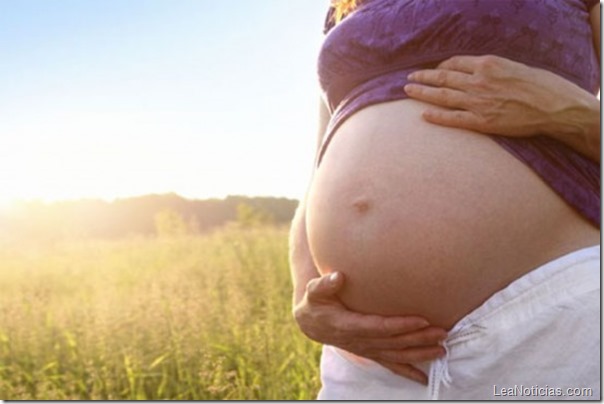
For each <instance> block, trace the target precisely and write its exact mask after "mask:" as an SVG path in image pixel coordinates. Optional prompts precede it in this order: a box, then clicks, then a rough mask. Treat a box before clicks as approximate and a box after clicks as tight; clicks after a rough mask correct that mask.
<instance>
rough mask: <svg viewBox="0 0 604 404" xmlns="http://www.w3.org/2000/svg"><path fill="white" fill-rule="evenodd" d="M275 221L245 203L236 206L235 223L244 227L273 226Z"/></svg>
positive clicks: (269, 215)
mask: <svg viewBox="0 0 604 404" xmlns="http://www.w3.org/2000/svg"><path fill="white" fill-rule="evenodd" d="M274 222H275V219H274V217H273V215H272V214H270V213H269V212H267V211H265V210H263V209H260V208H255V207H253V206H251V205H249V204H247V203H245V202H241V203H239V205H237V223H239V224H240V225H242V226H244V227H251V226H258V225H264V224H273V223H274Z"/></svg>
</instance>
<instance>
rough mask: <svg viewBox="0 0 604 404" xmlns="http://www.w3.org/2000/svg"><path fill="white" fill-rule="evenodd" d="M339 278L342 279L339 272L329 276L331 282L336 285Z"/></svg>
mask: <svg viewBox="0 0 604 404" xmlns="http://www.w3.org/2000/svg"><path fill="white" fill-rule="evenodd" d="M339 278H340V274H339V273H338V272H334V273H332V274H331V275H329V282H331V283H336V282H337V281H338V279H339Z"/></svg>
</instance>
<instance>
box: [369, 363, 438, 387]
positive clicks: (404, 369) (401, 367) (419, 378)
mask: <svg viewBox="0 0 604 404" xmlns="http://www.w3.org/2000/svg"><path fill="white" fill-rule="evenodd" d="M377 362H378V363H379V364H380V365H382V366H383V367H385V368H386V369H388V370H390V371H391V372H393V373H395V374H397V375H399V376H402V377H405V378H407V379H411V380H414V381H416V382H418V383H420V384H423V385H427V384H428V376H426V374H425V373H424V372H422V371H421V370H419V369H417V368H416V367H414V366H412V365H408V364H400V363H390V362H388V361H377Z"/></svg>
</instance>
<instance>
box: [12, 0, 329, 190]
mask: <svg viewBox="0 0 604 404" xmlns="http://www.w3.org/2000/svg"><path fill="white" fill-rule="evenodd" d="M327 4H328V0H230V1H225V0H0V136H1V139H2V144H1V145H0V186H1V187H2V196H0V198H3V199H4V200H6V199H9V198H44V199H47V200H54V199H63V198H69V199H71V198H79V197H101V198H105V199H112V198H115V197H125V196H131V195H141V194H147V193H163V192H177V193H179V194H181V195H183V196H186V197H191V198H205V197H214V196H217V197H221V196H225V195H227V194H248V195H274V196H288V197H301V196H302V193H303V192H304V190H305V187H306V185H307V184H306V183H307V181H308V175H309V173H310V169H311V168H312V159H313V153H314V147H315V138H316V111H317V101H318V94H319V93H318V85H317V83H316V67H315V66H316V56H317V52H318V49H319V46H320V42H321V39H322V33H321V28H322V23H323V18H324V15H325V11H326V7H327Z"/></svg>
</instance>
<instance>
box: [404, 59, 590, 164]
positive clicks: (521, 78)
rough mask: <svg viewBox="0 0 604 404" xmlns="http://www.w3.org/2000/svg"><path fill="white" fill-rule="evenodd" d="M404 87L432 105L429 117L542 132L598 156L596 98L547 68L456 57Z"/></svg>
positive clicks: (481, 128) (499, 130)
mask: <svg viewBox="0 0 604 404" xmlns="http://www.w3.org/2000/svg"><path fill="white" fill-rule="evenodd" d="M409 79H410V80H411V81H412V83H410V84H408V85H407V86H405V91H406V93H407V95H408V96H409V97H411V98H414V99H417V100H420V101H424V102H428V103H430V104H433V105H435V106H436V107H444V108H430V109H427V110H426V111H424V115H423V117H424V119H426V120H427V121H428V122H431V123H434V124H437V125H443V126H450V127H458V128H463V129H470V130H473V131H477V132H481V133H487V134H494V135H503V136H533V135H547V136H551V137H554V138H557V139H558V140H560V141H562V142H564V143H566V144H568V145H569V146H571V147H572V148H574V149H576V150H577V151H579V152H581V153H583V154H585V155H587V156H588V157H590V158H592V159H594V160H597V161H599V159H600V104H599V100H598V99H597V98H596V97H595V96H594V95H593V94H590V93H589V92H587V91H585V90H583V89H582V88H581V87H579V86H577V85H576V84H574V83H572V82H570V81H568V80H566V79H564V78H563V77H561V76H558V75H556V74H554V73H551V72H549V71H547V70H543V69H538V68H533V67H529V66H527V65H524V64H522V63H517V62H514V61H511V60H508V59H504V58H501V57H498V56H491V55H487V56H455V57H452V58H450V59H448V60H446V61H444V62H442V63H441V64H440V65H439V66H437V68H436V69H429V70H419V71H416V72H414V73H412V74H411V75H410V76H409Z"/></svg>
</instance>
